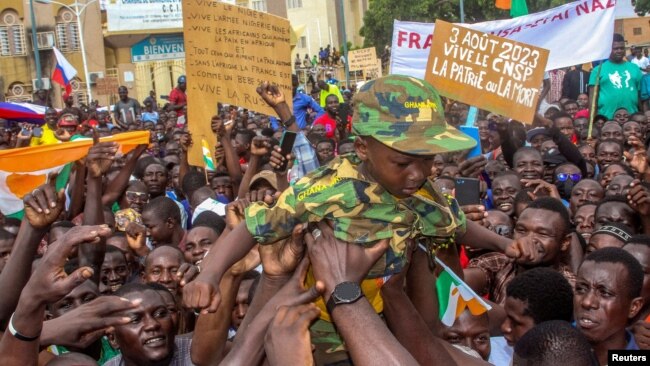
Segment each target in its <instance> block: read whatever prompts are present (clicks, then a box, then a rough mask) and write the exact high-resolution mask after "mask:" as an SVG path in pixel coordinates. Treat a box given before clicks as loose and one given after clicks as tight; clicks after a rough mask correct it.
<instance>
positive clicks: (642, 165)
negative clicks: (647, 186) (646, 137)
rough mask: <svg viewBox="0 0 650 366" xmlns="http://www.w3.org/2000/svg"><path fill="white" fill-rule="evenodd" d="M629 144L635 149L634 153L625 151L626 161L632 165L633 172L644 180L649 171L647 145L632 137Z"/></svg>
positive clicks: (628, 141)
mask: <svg viewBox="0 0 650 366" xmlns="http://www.w3.org/2000/svg"><path fill="white" fill-rule="evenodd" d="M627 143H628V144H629V145H630V146H632V147H633V148H634V152H633V153H631V152H629V151H624V152H623V155H624V156H625V160H626V161H627V162H628V163H629V164H630V167H631V168H632V170H634V171H635V172H636V173H637V174H639V176H640V177H641V178H643V175H644V174H645V173H646V171H647V170H648V156H647V154H646V149H645V145H644V144H643V142H641V140H640V139H639V138H638V137H636V136H630V138H629V139H628V140H627Z"/></svg>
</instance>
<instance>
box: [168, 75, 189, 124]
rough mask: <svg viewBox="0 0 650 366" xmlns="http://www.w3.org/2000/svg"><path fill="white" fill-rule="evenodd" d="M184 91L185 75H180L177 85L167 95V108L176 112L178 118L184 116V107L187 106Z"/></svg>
mask: <svg viewBox="0 0 650 366" xmlns="http://www.w3.org/2000/svg"><path fill="white" fill-rule="evenodd" d="M185 89H187V80H186V79H185V75H181V76H179V77H178V85H176V87H175V88H174V89H172V91H171V92H170V93H169V103H170V104H169V108H170V109H171V110H172V111H176V116H178V117H180V116H184V115H185V106H186V105H187V94H185Z"/></svg>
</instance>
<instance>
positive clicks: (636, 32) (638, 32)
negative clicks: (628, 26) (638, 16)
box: [632, 28, 642, 36]
mask: <svg viewBox="0 0 650 366" xmlns="http://www.w3.org/2000/svg"><path fill="white" fill-rule="evenodd" d="M641 32H642V31H641V28H633V29H632V34H634V35H635V36H640V35H641Z"/></svg>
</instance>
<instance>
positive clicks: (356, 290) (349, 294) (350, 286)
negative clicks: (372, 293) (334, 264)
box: [334, 282, 361, 302]
mask: <svg viewBox="0 0 650 366" xmlns="http://www.w3.org/2000/svg"><path fill="white" fill-rule="evenodd" d="M334 295H335V296H336V299H337V300H339V301H338V302H351V301H354V300H356V299H358V298H359V297H360V296H361V288H360V287H359V285H357V284H356V283H354V282H343V283H340V284H338V285H337V286H336V289H335V290H334Z"/></svg>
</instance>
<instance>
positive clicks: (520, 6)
mask: <svg viewBox="0 0 650 366" xmlns="http://www.w3.org/2000/svg"><path fill="white" fill-rule="evenodd" d="M522 15H528V5H527V4H526V0H512V4H511V7H510V16H511V17H513V18H516V17H520V16H522Z"/></svg>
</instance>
